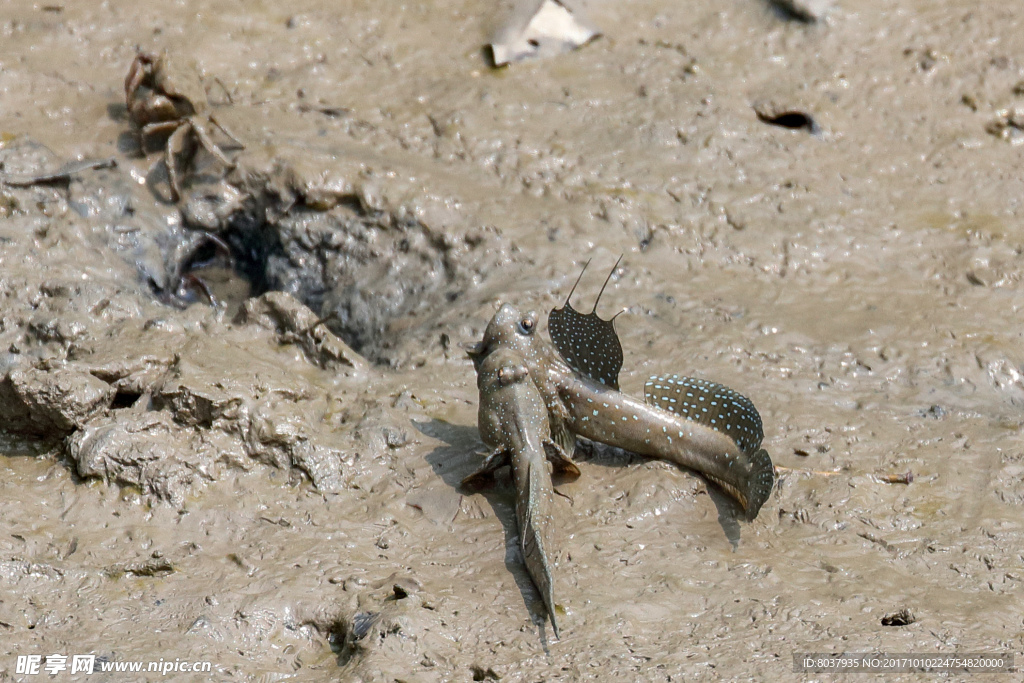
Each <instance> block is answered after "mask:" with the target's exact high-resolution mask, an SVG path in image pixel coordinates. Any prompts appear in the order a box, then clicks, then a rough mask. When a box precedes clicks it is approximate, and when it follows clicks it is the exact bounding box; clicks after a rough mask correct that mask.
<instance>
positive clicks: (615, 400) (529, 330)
mask: <svg viewBox="0 0 1024 683" xmlns="http://www.w3.org/2000/svg"><path fill="white" fill-rule="evenodd" d="M567 308H569V307H568V306H567ZM595 308H596V307H595ZM569 310H572V309H571V308H569ZM573 313H574V314H575V315H577V316H579V315H580V314H578V313H576V312H575V311H573ZM590 315H594V314H593V313H592V314H590ZM580 317H585V316H580ZM595 317H596V316H595ZM605 322H607V323H608V324H609V325H610V321H605ZM537 327H538V321H537V315H536V314H535V313H534V312H532V311H531V312H528V313H521V312H520V311H519V310H518V309H517V308H515V307H514V306H512V305H510V304H504V305H503V306H501V308H499V310H498V312H497V313H495V315H494V317H493V318H492V319H491V321H490V323H488V325H487V329H486V330H485V331H484V338H483V340H482V341H481V342H480V343H479V344H476V345H475V346H474V347H473V349H472V350H471V352H470V355H471V356H473V355H480V356H481V357H483V356H485V355H487V354H489V353H493V352H494V350H496V349H499V348H505V349H511V350H513V351H515V352H516V353H517V354H518V355H519V357H520V358H521V359H522V361H523V363H524V365H525V366H526V369H527V372H528V374H529V376H530V377H532V379H533V382H534V384H535V385H536V387H537V390H538V392H539V393H540V396H541V398H542V399H543V401H544V405H545V408H546V409H547V412H548V420H549V423H550V424H549V428H550V430H551V433H552V439H553V441H555V442H556V443H558V444H559V446H560V447H561V448H562V450H563V451H564V452H565V453H572V448H573V444H574V442H575V437H576V436H582V437H585V438H588V439H591V440H594V441H599V442H601V443H604V444H608V445H610V446H616V447H619V448H624V449H626V450H630V451H633V452H635V453H638V454H640V455H646V456H650V457H654V458H659V459H662V460H668V461H671V462H674V463H677V464H679V465H683V466H685V467H689V468H691V469H694V470H696V471H698V472H701V473H702V474H704V475H705V476H707V477H708V478H709V479H711V480H712V481H713V482H715V483H716V484H718V485H720V486H721V487H722V488H723V489H724V490H725V491H726V492H728V493H729V494H730V495H732V496H733V497H734V498H735V499H736V500H737V501H738V502H739V503H740V505H741V506H743V509H744V511H745V512H746V515H747V517H748V519H753V518H754V517H756V516H757V513H758V511H759V510H760V509H761V506H762V505H763V504H764V503H765V501H767V499H768V497H769V495H770V494H771V491H772V487H773V485H774V481H775V479H774V476H775V475H774V467H773V466H772V462H771V458H770V457H769V456H768V453H767V452H766V451H764V450H763V449H761V448H760V443H761V422H760V417H759V416H758V415H757V411H756V410H754V408H753V405H752V404H750V402H749V401H748V400H747V399H745V398H743V397H742V396H740V395H739V394H736V393H735V392H731V390H728V389H727V388H725V387H722V386H721V385H718V384H714V383H712V382H704V383H703V386H700V385H699V383H700V380H691V379H688V378H676V379H673V383H672V384H668V382H667V378H652V381H653V380H655V379H659V380H660V379H665V382H664V383H661V382H657V383H655V384H654V385H652V384H651V383H649V387H651V389H652V390H650V391H648V392H647V399H646V401H641V400H639V399H637V398H635V397H632V396H629V395H627V394H625V393H623V392H620V391H618V390H617V389H614V388H612V387H613V386H617V382H618V370H617V368H616V369H615V372H614V374H613V375H609V376H599V377H596V378H595V377H591V376H588V375H587V374H584V373H583V372H581V371H580V370H579V369H574V367H571V366H570V365H569V364H568V363H567V362H566V361H565V360H564V359H563V357H562V356H561V355H560V354H559V351H558V350H557V349H556V348H555V347H554V346H553V345H552V344H550V343H548V342H547V341H545V340H544V339H543V338H541V336H540V335H539V334H537ZM577 327H578V326H577ZM567 329H568V332H566V333H565V334H566V335H568V337H569V338H572V334H573V329H575V328H574V325H573V322H572V321H570V323H569V325H568V328H567ZM616 344H617V339H616ZM581 350H582V351H584V352H589V353H591V354H600V353H602V349H601V348H596V349H590V350H589V351H587V349H586V347H585V345H577V348H575V349H574V351H575V352H577V353H578V352H579V351H581ZM583 365H584V364H582V363H574V366H575V367H577V368H579V367H581V366H583ZM587 365H589V366H590V367H601V363H600V362H590V363H589V364H587ZM672 377H673V378H675V376H672ZM677 379H678V380H679V381H680V382H681V384H679V385H677V384H675V382H676V380H677ZM683 380H685V381H686V382H688V383H690V385H691V386H685V385H684V384H682V381H683ZM653 386H662V387H671V389H669V388H666V389H664V390H662V389H653ZM677 387H682V388H685V389H689V390H688V391H685V392H683V393H684V394H686V393H689V394H693V396H692V397H691V396H685V395H684V396H679V397H677V394H676V392H675V389H676V388H677ZM726 392H727V393H726ZM716 394H721V396H722V397H723V398H721V399H719V398H717V397H716ZM737 397H738V399H741V400H737ZM683 398H685V399H688V400H689V399H692V400H695V401H696V403H695V404H694V406H695V407H694V409H693V411H692V412H691V413H686V412H684V409H685V406H684V404H683V403H684V402H683V400H682V399H683ZM702 399H703V400H702ZM726 399H728V400H729V401H731V403H729V404H728V405H726V404H725V400H726ZM673 400H674V402H673ZM712 402H714V403H715V404H716V405H711V403H712ZM733 403H735V405H733ZM720 420H721V421H720Z"/></svg>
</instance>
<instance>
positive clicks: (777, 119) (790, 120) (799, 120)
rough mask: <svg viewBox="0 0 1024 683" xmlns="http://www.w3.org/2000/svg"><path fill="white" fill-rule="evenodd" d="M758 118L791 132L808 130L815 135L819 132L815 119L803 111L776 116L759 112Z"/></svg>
mask: <svg viewBox="0 0 1024 683" xmlns="http://www.w3.org/2000/svg"><path fill="white" fill-rule="evenodd" d="M757 118H759V119H761V121H763V122H765V123H767V124H770V125H772V126H779V127H781V128H789V129H790V130H806V131H807V132H809V133H815V134H816V133H818V131H819V128H818V124H817V123H816V122H815V121H814V118H813V117H811V116H810V115H809V114H805V113H804V112H802V111H787V112H782V113H781V114H774V115H768V114H762V113H760V112H759V113H758V114H757Z"/></svg>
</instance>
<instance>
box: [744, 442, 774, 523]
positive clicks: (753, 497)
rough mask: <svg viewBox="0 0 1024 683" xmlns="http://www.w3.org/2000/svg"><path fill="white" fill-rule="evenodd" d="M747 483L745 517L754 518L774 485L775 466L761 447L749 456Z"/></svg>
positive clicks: (770, 493)
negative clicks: (748, 477)
mask: <svg viewBox="0 0 1024 683" xmlns="http://www.w3.org/2000/svg"><path fill="white" fill-rule="evenodd" d="M748 481H749V483H748V485H747V495H746V499H747V506H746V507H747V519H754V518H755V517H757V513H758V512H760V510H761V506H762V505H764V504H765V503H766V502H767V501H768V498H769V496H771V495H772V488H774V486H775V466H774V465H773V464H772V459H771V456H769V455H768V451H766V450H765V449H763V448H760V449H758V450H757V451H756V452H755V453H754V454H752V455H751V456H750V479H749V480H748Z"/></svg>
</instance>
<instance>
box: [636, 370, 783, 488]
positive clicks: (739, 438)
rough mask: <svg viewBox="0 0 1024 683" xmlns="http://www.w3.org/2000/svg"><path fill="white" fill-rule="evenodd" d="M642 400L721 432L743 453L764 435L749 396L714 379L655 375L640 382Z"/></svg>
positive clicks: (759, 442)
mask: <svg viewBox="0 0 1024 683" xmlns="http://www.w3.org/2000/svg"><path fill="white" fill-rule="evenodd" d="M644 400H645V401H647V403H648V404H650V405H653V406H657V407H659V408H663V409H665V410H668V411H670V412H673V413H675V414H676V415H680V416H682V417H685V418H686V419H688V420H693V421H694V422H700V423H701V424H703V425H707V426H708V427H711V428H712V429H714V430H715V431H718V432H721V433H723V434H725V435H726V436H728V437H729V438H731V439H732V440H733V441H734V442H736V445H737V446H739V448H740V450H741V451H743V452H744V453H747V454H751V453H753V452H754V451H756V450H757V449H758V448H760V446H761V440H762V439H763V438H764V431H763V428H762V425H761V416H760V415H759V414H758V413H757V409H756V408H755V407H754V404H753V403H751V401H750V399H749V398H747V397H746V396H743V395H742V394H739V393H737V392H735V391H733V390H732V389H730V388H729V387H726V386H723V385H721V384H718V383H716V382H709V381H707V380H703V379H695V378H693V377H680V376H679V375H655V376H654V377H651V378H650V379H649V380H647V384H645V385H644ZM766 455H767V454H766ZM769 463H770V461H769ZM758 507H760V506H758Z"/></svg>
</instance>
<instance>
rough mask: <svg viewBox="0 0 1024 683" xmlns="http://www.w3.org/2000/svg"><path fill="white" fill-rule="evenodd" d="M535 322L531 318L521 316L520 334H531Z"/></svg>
mask: <svg viewBox="0 0 1024 683" xmlns="http://www.w3.org/2000/svg"><path fill="white" fill-rule="evenodd" d="M536 324H537V323H536V321H535V320H534V319H533V318H523V319H522V320H520V321H519V331H520V332H521V333H522V334H533V328H534V326H535V325H536Z"/></svg>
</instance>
